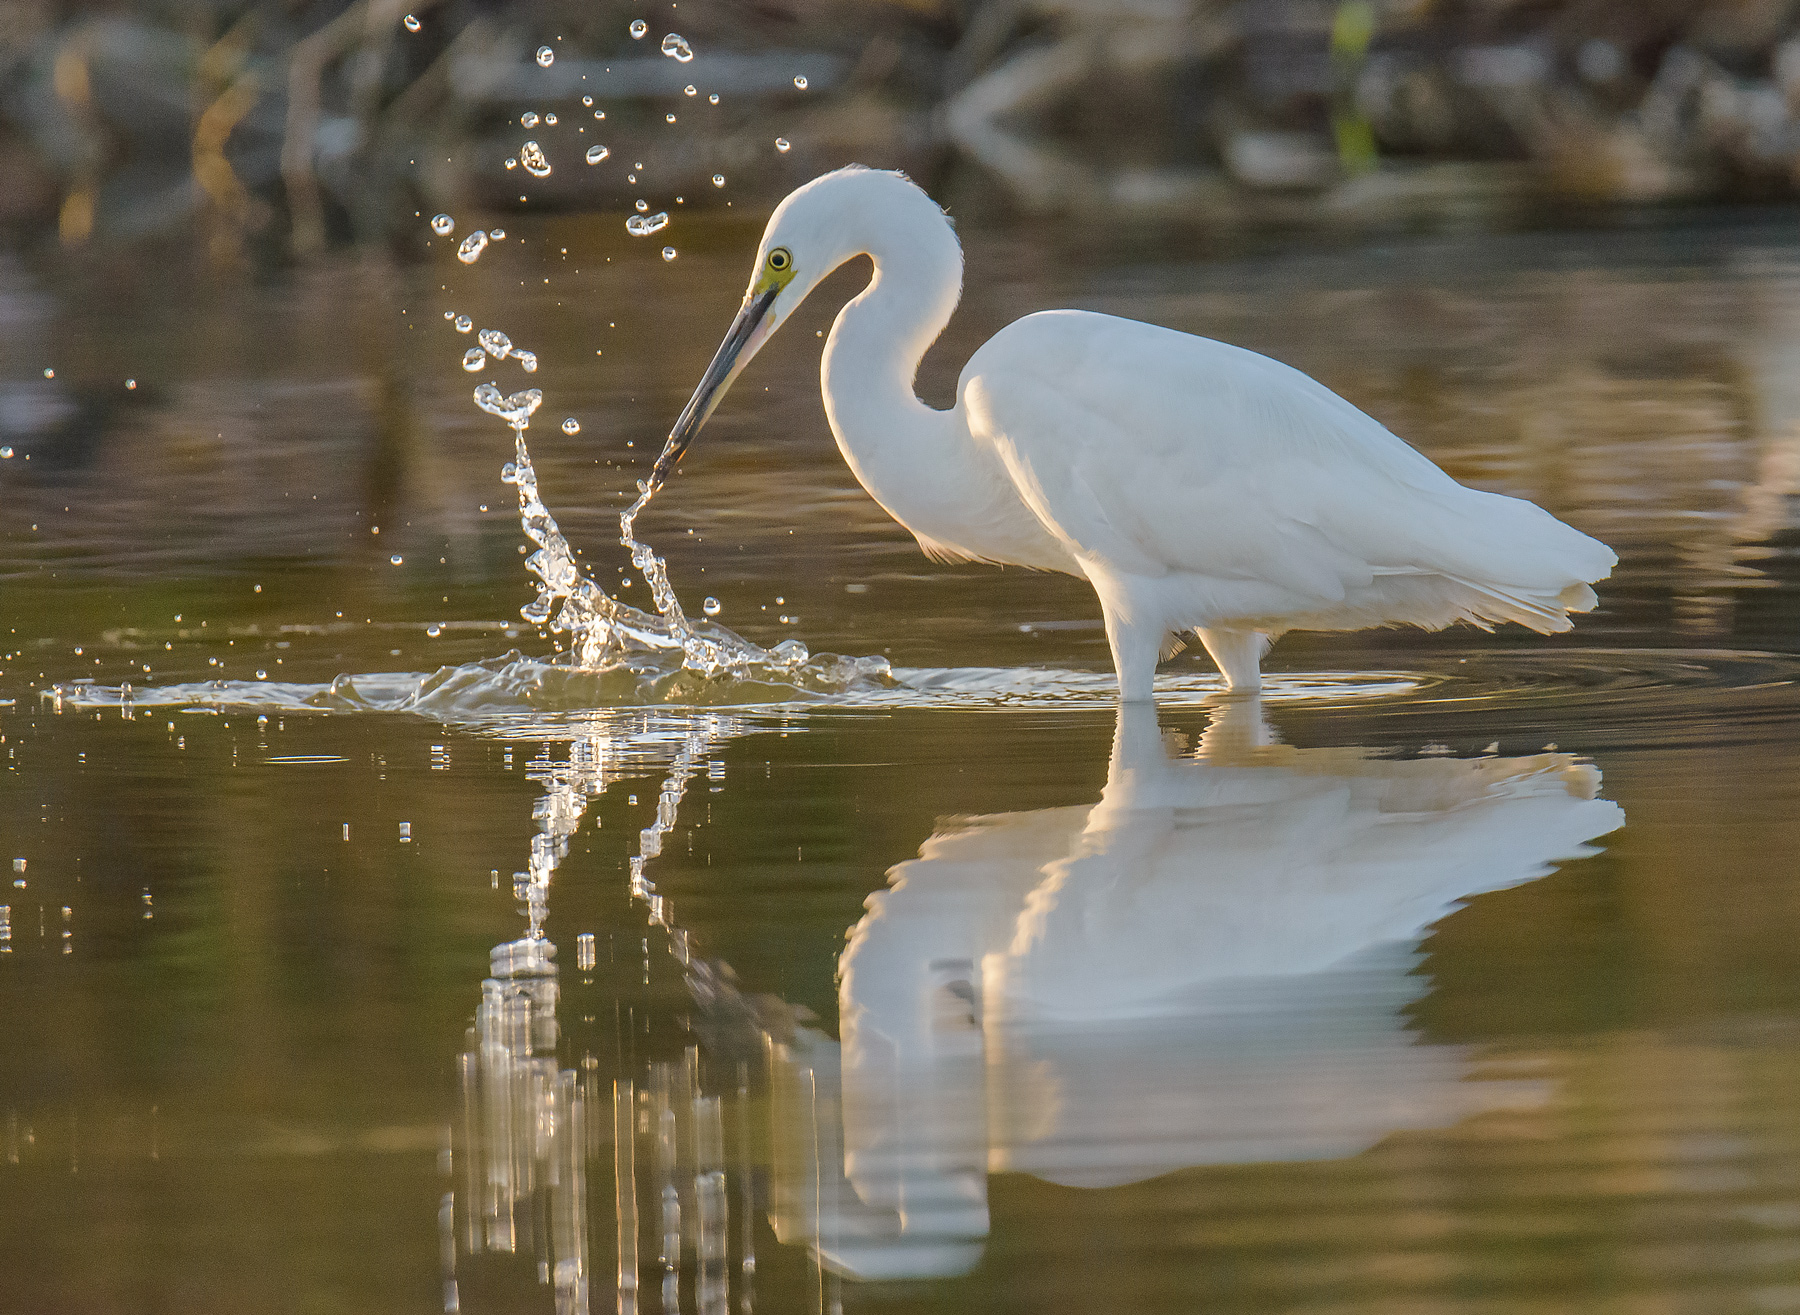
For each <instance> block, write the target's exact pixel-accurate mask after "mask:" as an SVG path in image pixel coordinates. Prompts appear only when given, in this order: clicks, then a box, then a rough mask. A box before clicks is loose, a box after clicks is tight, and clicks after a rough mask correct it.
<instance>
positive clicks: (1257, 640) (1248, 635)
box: [1194, 630, 1274, 694]
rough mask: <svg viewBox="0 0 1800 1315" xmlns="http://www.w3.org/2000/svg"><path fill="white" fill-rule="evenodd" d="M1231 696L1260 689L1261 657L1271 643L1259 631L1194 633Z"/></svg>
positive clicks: (1207, 631) (1265, 635)
mask: <svg viewBox="0 0 1800 1315" xmlns="http://www.w3.org/2000/svg"><path fill="white" fill-rule="evenodd" d="M1194 633H1195V634H1196V635H1199V636H1200V642H1201V643H1202V644H1204V645H1206V651H1207V652H1208V653H1210V654H1211V655H1212V660H1213V661H1214V662H1215V663H1217V664H1218V668H1219V674H1220V675H1221V676H1223V677H1225V688H1226V689H1228V690H1230V691H1231V692H1232V693H1234V694H1238V693H1242V694H1254V693H1255V692H1256V691H1257V690H1259V689H1261V688H1262V656H1263V654H1264V653H1267V652H1268V651H1269V645H1270V644H1271V643H1273V642H1274V641H1273V640H1272V639H1271V638H1270V637H1269V635H1268V634H1266V633H1265V632H1263V631H1261V630H1195V631H1194Z"/></svg>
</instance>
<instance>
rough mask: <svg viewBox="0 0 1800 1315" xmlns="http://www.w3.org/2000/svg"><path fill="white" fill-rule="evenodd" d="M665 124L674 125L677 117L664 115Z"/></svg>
mask: <svg viewBox="0 0 1800 1315" xmlns="http://www.w3.org/2000/svg"><path fill="white" fill-rule="evenodd" d="M663 122H664V123H673V122H675V116H674V115H673V114H665V115H663Z"/></svg>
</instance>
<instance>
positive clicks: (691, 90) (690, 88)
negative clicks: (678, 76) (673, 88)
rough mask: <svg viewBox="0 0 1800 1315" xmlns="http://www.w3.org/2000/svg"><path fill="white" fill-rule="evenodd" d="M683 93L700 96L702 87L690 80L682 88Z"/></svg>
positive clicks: (684, 94)
mask: <svg viewBox="0 0 1800 1315" xmlns="http://www.w3.org/2000/svg"><path fill="white" fill-rule="evenodd" d="M681 94H682V95H683V96H698V95H699V94H700V88H698V87H696V86H695V85H694V84H693V83H691V82H690V83H688V84H687V86H685V87H683V88H682V89H681Z"/></svg>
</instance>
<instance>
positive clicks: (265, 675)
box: [256, 671, 269, 680]
mask: <svg viewBox="0 0 1800 1315" xmlns="http://www.w3.org/2000/svg"><path fill="white" fill-rule="evenodd" d="M256 678H257V679H258V680H267V679H268V678H269V673H268V672H266V671H259V672H257V673H256Z"/></svg>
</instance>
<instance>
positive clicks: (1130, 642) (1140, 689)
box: [1101, 602, 1164, 703]
mask: <svg viewBox="0 0 1800 1315" xmlns="http://www.w3.org/2000/svg"><path fill="white" fill-rule="evenodd" d="M1101 611H1102V612H1103V613H1104V614H1105V616H1106V642H1107V643H1108V644H1110V645H1111V646H1112V656H1113V670H1114V671H1116V672H1118V673H1119V701H1120V702H1121V703H1149V702H1151V701H1152V700H1154V699H1155V697H1156V688H1155V686H1156V659H1157V656H1158V654H1159V653H1160V652H1161V650H1162V639H1163V633H1164V632H1163V627H1162V626H1161V625H1160V624H1158V625H1155V626H1143V625H1133V624H1131V623H1130V622H1129V621H1126V620H1124V619H1123V618H1122V617H1121V616H1120V615H1119V609H1118V608H1115V607H1108V606H1106V604H1105V603H1104V602H1102V604H1101Z"/></svg>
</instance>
